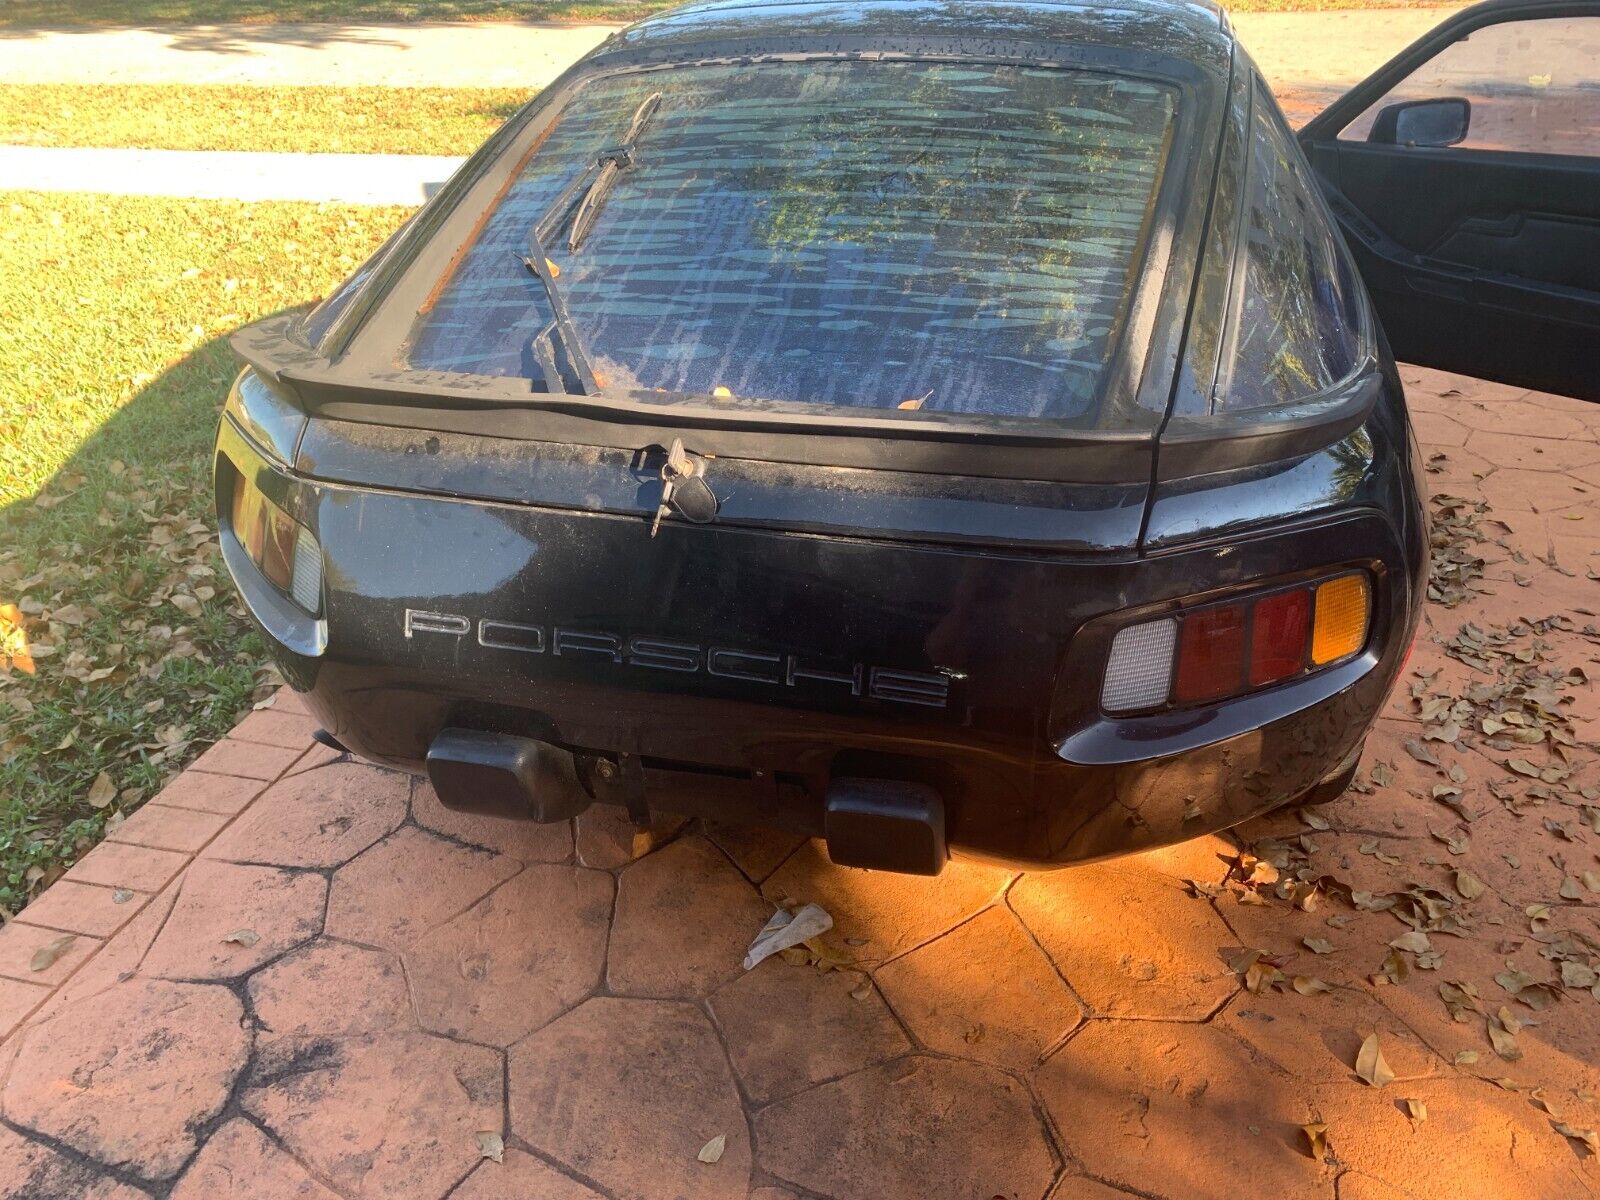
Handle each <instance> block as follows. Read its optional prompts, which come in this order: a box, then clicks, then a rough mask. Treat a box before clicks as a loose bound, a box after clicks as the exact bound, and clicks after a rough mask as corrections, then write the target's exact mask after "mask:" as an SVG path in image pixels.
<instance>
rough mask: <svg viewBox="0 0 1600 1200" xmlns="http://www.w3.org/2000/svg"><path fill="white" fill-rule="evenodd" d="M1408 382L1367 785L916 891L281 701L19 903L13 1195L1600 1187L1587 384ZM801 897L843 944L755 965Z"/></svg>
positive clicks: (1569, 1191) (1593, 510) (1595, 533)
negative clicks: (1394, 612)
mask: <svg viewBox="0 0 1600 1200" xmlns="http://www.w3.org/2000/svg"><path fill="white" fill-rule="evenodd" d="M1405 375H1406V377H1407V381H1408V383H1409V384H1410V386H1411V392H1412V398H1413V408H1414V414H1415V421H1416V425H1417V428H1418V430H1419V432H1420V435H1421V438H1422V440H1423V441H1424V443H1425V446H1426V452H1427V456H1428V470H1429V483H1430V485H1431V490H1432V491H1433V492H1435V493H1438V494H1439V495H1440V496H1443V497H1457V498H1458V499H1443V500H1440V501H1438V502H1437V503H1436V508H1437V510H1438V512H1439V514H1440V520H1439V523H1438V525H1437V527H1436V529H1437V532H1436V543H1437V558H1438V560H1439V563H1440V567H1441V569H1440V571H1439V573H1438V575H1437V578H1436V587H1437V589H1438V591H1439V594H1440V597H1441V602H1440V603H1437V604H1434V605H1431V606H1430V609H1429V612H1428V617H1427V624H1426V626H1425V628H1424V630H1423V636H1422V638H1421V641H1420V643H1419V645H1418V647H1417V651H1416V655H1415V657H1414V659H1413V662H1412V664H1411V670H1410V672H1409V673H1408V674H1407V676H1406V677H1405V679H1404V680H1403V683H1402V686H1401V687H1400V688H1399V689H1397V694H1396V696H1395V697H1394V698H1393V699H1392V701H1391V703H1390V705H1389V707H1388V709H1387V711H1386V714H1385V716H1384V718H1383V720H1382V721H1381V723H1380V725H1379V728H1378V729H1377V731H1376V733H1375V735H1374V736H1373V738H1372V740H1371V742H1370V743H1369V749H1368V753H1367V757H1366V760H1365V765H1364V771H1363V778H1362V782H1361V783H1360V785H1359V787H1358V788H1357V789H1356V790H1353V791H1352V792H1350V793H1348V794H1347V795H1346V796H1345V797H1343V798H1341V799H1339V800H1338V801H1336V802H1334V803H1332V804H1328V805H1325V806H1322V807H1321V808H1318V809H1315V810H1302V811H1296V812H1289V813H1283V814H1279V815H1276V816H1272V817H1269V818H1264V819H1261V820H1258V821H1255V822H1252V823H1251V824H1249V825H1247V826H1245V827H1243V828H1242V829H1240V830H1237V831H1235V832H1234V833H1233V834H1231V835H1229V836H1228V837H1225V838H1206V839H1202V840H1199V841H1196V842H1192V843H1190V844H1188V845H1185V846H1181V847H1176V848H1173V849H1169V850H1166V851H1162V852H1159V853H1154V854H1147V855H1143V856H1141V857H1139V858H1133V859H1126V860H1122V861H1119V862H1113V863H1107V864H1103V865H1097V866H1092V867H1085V868H1080V869H1076V870H1072V871H1067V872H1062V873H1058V874H1053V875H1033V876H1023V877H1020V878H1019V877H1017V876H1015V875H1014V874H1013V873H1011V872H1007V871H1002V870H998V869H994V868H988V867H981V866H973V865H956V866H953V867H952V868H951V869H950V870H949V871H947V872H946V874H945V875H944V876H942V877H941V878H939V879H938V880H934V881H929V880H919V879H910V878H903V877H894V876H881V875H871V874H866V873H863V872H859V871H851V870H843V869H839V868H836V867H833V866H831V865H830V864H829V863H828V862H827V859H826V857H825V855H823V854H822V853H821V852H820V850H819V849H818V848H817V847H815V846H812V845H802V844H799V843H798V842H797V841H796V840H794V839H789V838H784V837H780V836H775V835H772V834H767V833H762V832H760V831H755V830H749V829H741V828H735V827H722V826H712V827H704V826H701V825H698V824H684V823H683V822H680V821H675V820H663V821H662V822H661V823H660V824H659V825H657V826H656V827H654V828H653V829H650V830H646V831H635V830H633V829H632V828H631V827H629V826H627V825H626V824H625V823H624V822H623V821H622V820H620V819H619V818H618V816H617V815H615V814H613V813H610V812H608V811H604V810H595V811H592V812H591V813H589V814H586V815H585V816H583V817H581V818H580V819H579V820H578V821H577V822H576V824H575V826H567V825H563V826H558V827H554V828H550V827H537V826H533V825H523V824H516V823H510V822H498V821H493V820H488V819H481V818H472V817H466V816H462V815H460V814H456V813H452V812H449V811H448V810H446V809H444V808H442V807H441V806H440V805H439V803H438V801H437V799H436V798H435V797H434V796H433V794H432V793H431V791H430V790H429V788H428V787H427V785H426V784H425V783H421V782H418V781H414V780H412V779H410V778H408V777H405V776H401V775H397V774H394V773H391V772H387V771H383V770H379V769H376V768H373V767H368V766H363V765H359V764H356V763H353V762H348V761H345V760H342V759H340V758H339V757H338V756H336V755H334V754H332V753H331V752H329V751H327V750H325V749H322V748H320V747H316V746H313V745H312V744H311V743H310V740H309V735H310V720H309V718H307V717H306V716H305V715H304V714H303V711H302V710H301V709H300V708H299V707H298V706H297V703H296V701H295V699H294V697H293V696H292V695H290V694H288V693H282V694H280V696H279V697H278V699H277V701H276V702H275V703H274V704H273V706H272V707H271V708H269V709H266V710H264V711H261V712H257V713H255V714H253V715H252V716H250V717H249V718H248V719H247V720H246V721H244V722H243V723H242V724H241V725H240V726H239V727H238V728H237V729H236V730H235V731H234V733H233V734H232V736H230V737H229V738H228V739H227V740H225V741H224V742H222V743H220V744H219V745H218V746H216V747H215V748H214V749H212V750H210V751H208V752H207V754H206V755H205V756H203V757H202V758H201V759H200V760H199V761H198V762H197V763H196V764H195V766H194V767H193V768H191V769H190V770H189V771H187V772H185V773H184V774H183V775H182V776H181V777H180V778H179V779H178V780H177V781H176V782H174V783H173V784H172V785H170V786H169V787H168V788H167V789H166V790H165V791H164V792H162V793H161V794H160V795H159V796H158V797H156V799H155V800H154V801H153V802H152V803H150V804H148V805H146V806H145V807H144V808H143V809H142V810H141V811H139V812H137V813H135V814H134V815H133V816H131V817H130V818H129V819H128V820H127V821H126V822H124V823H123V824H122V825H121V827H120V828H119V829H117V830H116V832H115V833H114V834H113V835H112V840H111V841H109V842H107V843H106V844H104V845H102V846H101V847H99V848H98V849H96V850H94V851H93V852H92V853H90V854H89V855H88V856H86V857H85V858H84V859H83V860H82V861H81V862H80V863H79V864H78V865H77V866H76V867H74V868H73V869H72V871H71V872H69V873H68V875H67V876H66V877H65V878H64V879H63V880H61V881H60V882H59V883H57V884H56V885H55V886H54V887H53V888H52V889H50V891H49V892H47V893H46V894H45V895H44V896H43V897H42V898H40V899H39V900H38V901H36V902H35V903H34V904H33V905H31V906H30V907H29V908H28V909H27V910H26V911H25V912H23V913H22V915H21V916H20V917H19V918H18V919H17V920H14V921H12V922H11V923H10V924H9V925H7V926H5V928H4V929H0V1033H3V1034H5V1035H8V1036H6V1037H5V1040H4V1041H3V1042H0V1194H3V1195H5V1196H9V1197H27V1198H29V1200H44V1198H52V1200H53V1198H55V1197H80V1196H81V1197H92V1198H94V1200H136V1198H137V1197H140V1196H170V1197H174V1198H178V1200H217V1198H227V1197H235V1198H240V1200H243V1198H247V1197H248V1198H252V1200H264V1198H280V1197H282V1198H288V1197H294V1198H297V1200H332V1198H334V1197H356V1196H370V1197H379V1196H381V1197H405V1198H410V1197H419V1198H427V1200H432V1198H434V1197H442V1196H446V1195H449V1196H453V1197H457V1198H458V1200H492V1198H493V1200H498V1198H500V1197H508V1196H514V1197H535V1198H538V1200H594V1198H595V1197H613V1198H618V1200H621V1198H636V1200H673V1198H678V1197H683V1198H693V1200H723V1198H726V1200H744V1198H750V1200H798V1198H804V1197H812V1198H815V1197H835V1198H838V1200H845V1198H847V1197H862V1198H870V1200H896V1198H900V1197H905V1198H907V1200H932V1198H940V1197H949V1198H951V1200H957V1198H959V1200H990V1198H991V1197H1005V1198H1007V1200H1011V1198H1021V1197H1027V1198H1029V1200H1044V1198H1045V1197H1049V1198H1050V1200H1114V1198H1115V1197H1117V1196H1125V1195H1143V1196H1156V1197H1164V1198H1169V1200H1203V1198H1206V1197H1218V1198H1221V1197H1228V1198H1232V1197H1236V1196H1239V1195H1250V1196H1284V1197H1303V1196H1309V1197H1334V1196H1336V1197H1337V1198H1338V1200H1397V1198H1404V1197H1412V1198H1432V1197H1438V1198H1440V1200H1445V1198H1449V1200H1479V1198H1484V1200H1487V1198H1494V1200H1525V1198H1527V1200H1531V1198H1535V1197H1538V1198H1548V1200H1570V1198H1572V1197H1580V1196H1590V1195H1594V1194H1595V1193H1596V1191H1597V1190H1600V1171H1597V1167H1596V1160H1595V1157H1594V1154H1593V1150H1592V1148H1591V1147H1592V1142H1591V1143H1590V1144H1586V1143H1585V1138H1586V1137H1587V1138H1589V1139H1593V1138H1594V1134H1593V1133H1590V1132H1587V1131H1590V1130H1593V1129H1595V1128H1596V1127H1597V1126H1600V1102H1597V1100H1596V1092H1597V1090H1600V1019H1597V1018H1600V1001H1597V999H1596V996H1597V995H1600V988H1597V985H1596V971H1595V969H1596V967H1597V966H1600V956H1597V954H1596V949H1597V941H1596V938H1597V935H1600V929H1597V924H1600V874H1596V872H1597V870H1600V859H1597V856H1596V849H1597V847H1600V832H1597V829H1600V805H1597V804H1596V799H1597V798H1600V790H1597V789H1600V777H1597V774H1600V773H1597V772H1596V769H1595V754H1594V742H1595V740H1596V737H1597V736H1600V698H1597V696H1596V694H1595V691H1594V689H1593V687H1592V686H1590V685H1589V684H1588V682H1587V680H1586V676H1587V675H1590V674H1593V673H1594V670H1595V668H1594V667H1593V663H1594V661H1595V646H1596V643H1597V642H1600V632H1597V631H1596V624H1597V623H1600V617H1597V616H1596V615H1595V612H1594V611H1593V610H1594V608H1595V606H1596V601H1597V600H1600V588H1597V586H1596V583H1595V581H1594V580H1595V577H1596V576H1600V569H1597V568H1600V563H1596V562H1595V560H1594V554H1595V552H1596V551H1597V550H1600V436H1597V434H1600V409H1595V408H1591V407H1587V406H1584V405H1580V404H1576V403H1572V402H1569V401H1565V400H1560V399H1555V398H1552V397H1546V396H1538V395H1529V394H1525V393H1517V392H1515V391H1514V390H1512V389H1507V388H1500V387H1496V386H1493V385H1488V384H1483V383H1478V382H1475V381H1471V380H1464V379H1456V378H1452V377H1449V376H1444V375H1439V374H1436V373H1433V372H1428V371H1421V370H1417V369H1410V368H1408V369H1406V371H1405ZM1485 506H1486V507H1485ZM1551 618H1553V619H1551ZM1552 746H1554V747H1556V749H1555V750H1554V751H1552V749H1551V747H1552ZM810 900H815V901H818V902H820V903H822V904H824V905H825V906H826V907H828V908H829V909H830V910H831V911H832V912H833V914H834V915H835V917H836V918H837V922H838V923H837V927H836V929H835V931H834V932H833V934H831V935H830V936H829V938H828V939H826V942H827V946H826V950H827V954H826V961H829V962H833V963H837V964H840V967H839V969H836V970H830V971H824V970H820V969H819V968H818V965H816V963H803V962H789V961H784V960H781V959H775V960H770V961H768V962H766V963H764V964H762V965H761V966H760V967H758V968H757V969H756V970H754V971H750V972H745V971H744V970H742V969H741V966H740V957H741V955H742V952H743V949H744V946H745V945H746V943H747V942H748V940H749V939H750V937H751V936H752V934H753V933H754V932H755V930H756V929H758V928H759V927H760V925H761V924H762V922H763V921H764V920H765V919H766V917H767V915H768V914H769V913H770V912H771V911H772V906H773V905H774V904H784V905H793V904H795V903H797V902H803V901H810ZM41 950H45V951H46V952H45V953H43V954H41V953H40V952H41ZM801 957H803V956H801ZM1592 992H1593V994H1591V993H1592ZM1374 1035H1375V1036H1376V1038H1377V1044H1378V1046H1379V1047H1380V1048H1381V1050H1382V1054H1383V1058H1384V1060H1385V1063H1386V1064H1387V1068H1388V1070H1389V1071H1390V1072H1392V1074H1393V1076H1394V1078H1393V1081H1392V1082H1388V1083H1387V1085H1386V1086H1383V1087H1374V1086H1369V1085H1368V1084H1367V1083H1365V1082H1363V1081H1362V1080H1361V1079H1360V1078H1359V1077H1358V1075H1357V1072H1356V1071H1355V1070H1354V1066H1355V1064H1356V1062H1357V1056H1358V1054H1359V1053H1360V1051H1361V1047H1362V1044H1363V1041H1364V1040H1365V1039H1367V1038H1368V1037H1369V1036H1374ZM1497 1044H1498V1049H1497ZM1313 1123H1315V1124H1321V1125H1324V1126H1326V1139H1327V1153H1326V1156H1325V1158H1323V1159H1321V1160H1319V1159H1318V1158H1316V1157H1314V1156H1313V1154H1312V1153H1311V1149H1310V1142H1309V1141H1308V1139H1307V1136H1306V1134H1305V1132H1304V1131H1303V1128H1302V1127H1303V1126H1306V1125H1310V1124H1313ZM718 1138H720V1139H723V1141H722V1143H721V1145H722V1153H721V1157H720V1159H719V1160H718V1161H716V1162H714V1163H706V1162H702V1161H700V1159H699V1155H700V1152H701V1149H702V1147H704V1146H706V1144H707V1143H708V1142H711V1141H712V1140H713V1139H718ZM486 1151H487V1152H489V1153H490V1154H491V1155H492V1157H485V1153H486Z"/></svg>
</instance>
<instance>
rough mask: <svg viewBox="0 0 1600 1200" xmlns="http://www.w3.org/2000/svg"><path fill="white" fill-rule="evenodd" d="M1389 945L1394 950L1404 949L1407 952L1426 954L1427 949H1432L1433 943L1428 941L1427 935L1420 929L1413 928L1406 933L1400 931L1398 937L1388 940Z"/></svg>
mask: <svg viewBox="0 0 1600 1200" xmlns="http://www.w3.org/2000/svg"><path fill="white" fill-rule="evenodd" d="M1389 945H1391V946H1393V947H1394V948H1395V949H1396V950H1404V951H1406V952H1407V953H1408V954H1426V953H1427V952H1428V951H1429V950H1432V949H1433V943H1432V942H1430V941H1428V935H1427V934H1425V933H1423V932H1422V930H1420V929H1413V930H1411V931H1409V932H1408V933H1402V934H1401V935H1400V936H1399V937H1397V938H1395V939H1394V940H1393V941H1392V942H1390V943H1389Z"/></svg>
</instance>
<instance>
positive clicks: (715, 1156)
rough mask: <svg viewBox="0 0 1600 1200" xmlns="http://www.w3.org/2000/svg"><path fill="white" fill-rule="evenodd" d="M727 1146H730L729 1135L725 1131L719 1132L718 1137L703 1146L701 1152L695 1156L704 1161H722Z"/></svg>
mask: <svg viewBox="0 0 1600 1200" xmlns="http://www.w3.org/2000/svg"><path fill="white" fill-rule="evenodd" d="M727 1148H728V1135H727V1134H725V1133H719V1134H717V1136H716V1137H714V1138H712V1139H711V1140H710V1141H709V1142H707V1143H706V1144H705V1145H704V1146H701V1147H700V1153H699V1154H697V1155H695V1157H696V1158H698V1159H699V1160H700V1161H701V1162H703V1163H715V1162H721V1161H722V1153H723V1151H725V1150H726V1149H727Z"/></svg>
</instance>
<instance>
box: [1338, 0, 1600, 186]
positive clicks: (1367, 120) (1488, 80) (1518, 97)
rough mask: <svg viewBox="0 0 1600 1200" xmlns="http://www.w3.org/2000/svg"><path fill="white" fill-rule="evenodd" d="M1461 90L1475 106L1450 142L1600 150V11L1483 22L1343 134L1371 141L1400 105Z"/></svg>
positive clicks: (1597, 153)
mask: <svg viewBox="0 0 1600 1200" xmlns="http://www.w3.org/2000/svg"><path fill="white" fill-rule="evenodd" d="M1455 97H1459V98H1462V99H1465V100H1467V101H1468V102H1469V103H1470V104H1471V106H1472V107H1471V113H1470V119H1469V122H1468V126H1467V129H1466V135H1465V137H1464V138H1462V139H1460V140H1457V141H1452V142H1449V143H1448V144H1452V145H1454V146H1456V147H1457V148H1460V149H1467V150H1509V151H1520V152H1525V153H1534V154H1565V155H1581V156H1584V157H1600V17H1542V18H1538V19H1535V20H1522V21H1505V22H1502V23H1501V24H1498V25H1490V26H1488V27H1487V28H1484V29H1478V30H1475V31H1474V32H1472V33H1470V34H1468V35H1467V36H1466V37H1464V38H1462V39H1461V40H1459V41H1456V42H1453V43H1451V44H1450V45H1449V46H1446V47H1445V48H1444V49H1443V50H1441V51H1440V52H1439V53H1438V54H1436V55H1434V57H1433V58H1431V59H1429V60H1428V61H1427V62H1426V63H1424V64H1423V65H1422V66H1421V67H1419V68H1417V70H1415V71H1414V72H1412V73H1411V75H1409V76H1408V77H1407V78H1406V79H1405V80H1403V81H1402V82H1401V83H1399V84H1397V85H1396V86H1395V87H1394V88H1392V89H1390V91H1389V92H1388V93H1387V94H1386V95H1385V96H1384V97H1383V98H1382V99H1381V100H1379V101H1378V102H1377V103H1376V104H1374V105H1372V106H1371V107H1370V108H1368V109H1367V110H1366V111H1365V112H1363V113H1362V114H1361V115H1360V116H1359V117H1357V118H1356V119H1355V120H1354V121H1352V122H1350V124H1349V125H1347V126H1345V128H1344V129H1343V130H1342V131H1341V132H1340V134H1339V140H1340V141H1357V142H1364V141H1367V140H1368V139H1369V138H1370V137H1371V136H1372V132H1373V128H1374V126H1375V125H1378V124H1379V114H1380V113H1382V112H1383V111H1384V110H1385V109H1386V108H1389V107H1390V106H1392V105H1396V104H1406V103H1414V102H1416V101H1424V100H1442V99H1445V98H1455ZM1380 128H1381V126H1380ZM1399 140H1400V141H1401V143H1402V144H1403V143H1404V141H1405V139H1404V138H1401V139H1399Z"/></svg>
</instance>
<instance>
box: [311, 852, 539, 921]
mask: <svg viewBox="0 0 1600 1200" xmlns="http://www.w3.org/2000/svg"><path fill="white" fill-rule="evenodd" d="M520 866H521V864H519V863H518V862H517V861H516V860H515V859H513V858H507V857H506V856H505V855H503V854H491V853H490V852H489V851H487V850H471V849H468V848H467V847H465V846H459V845H457V844H456V843H455V842H449V841H446V840H445V839H444V838H442V837H436V836H435V835H434V834H431V833H424V832H423V831H422V830H420V829H413V828H406V829H401V830H399V831H397V832H395V833H393V834H391V835H390V836H389V837H388V838H386V839H385V840H384V841H382V842H380V843H379V844H378V845H376V846H374V847H373V848H372V849H370V850H368V851H367V852H366V853H365V854H363V855H362V856H361V857H360V858H358V859H356V860H355V861H354V862H352V863H349V864H347V865H346V866H343V867H341V868H340V869H339V871H338V873H337V874H336V875H335V876H334V877H333V891H332V892H331V893H330V895H329V896H328V919H327V923H326V928H327V931H328V933H330V934H331V935H333V936H334V937H341V938H348V939H349V940H350V941H352V942H364V943H366V944H367V945H370V946H382V947H384V948H385V949H387V950H402V949H405V948H406V947H407V946H409V945H410V944H411V943H413V942H415V941H416V940H417V939H418V938H420V937H421V936H422V935H423V934H425V933H427V932H428V930H430V929H432V928H433V927H434V926H435V925H440V924H443V923H444V922H445V921H448V920H449V919H450V918H451V917H454V916H455V915H456V914H457V913H461V912H465V911H466V910H467V909H468V908H470V907H471V906H472V905H473V904H475V903H476V902H477V901H478V900H479V899H480V898H481V897H483V896H485V895H487V894H488V893H489V892H490V891H491V890H493V888H494V887H495V885H496V884H499V883H502V882H504V881H505V880H506V879H509V878H510V877H511V876H512V875H515V874H516V873H517V871H518V869H519V868H520Z"/></svg>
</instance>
